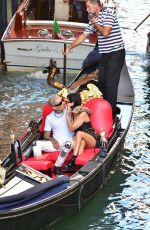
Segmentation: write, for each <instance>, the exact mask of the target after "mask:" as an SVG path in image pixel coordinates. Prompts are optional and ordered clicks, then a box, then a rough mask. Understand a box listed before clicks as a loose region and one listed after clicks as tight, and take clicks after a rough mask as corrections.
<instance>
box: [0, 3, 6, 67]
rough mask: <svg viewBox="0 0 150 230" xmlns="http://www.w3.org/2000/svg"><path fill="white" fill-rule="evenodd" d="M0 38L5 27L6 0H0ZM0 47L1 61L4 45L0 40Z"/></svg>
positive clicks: (3, 56) (3, 55)
mask: <svg viewBox="0 0 150 230" xmlns="http://www.w3.org/2000/svg"><path fill="white" fill-rule="evenodd" d="M0 25H1V26H0V39H1V38H2V36H3V33H4V31H5V29H6V27H7V1H6V0H1V1H0ZM0 49H1V62H3V60H4V59H5V54H4V47H3V43H2V42H0Z"/></svg>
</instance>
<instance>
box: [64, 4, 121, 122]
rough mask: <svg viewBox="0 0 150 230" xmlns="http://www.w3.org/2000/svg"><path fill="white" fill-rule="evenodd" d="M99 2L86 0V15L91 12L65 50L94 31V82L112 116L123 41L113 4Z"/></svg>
mask: <svg viewBox="0 0 150 230" xmlns="http://www.w3.org/2000/svg"><path fill="white" fill-rule="evenodd" d="M109 4H110V2H108V4H107V5H104V4H102V3H101V2H100V1H99V0H88V1H86V7H87V11H88V13H89V15H94V16H93V17H92V18H91V20H90V21H89V24H88V25H87V27H86V29H85V31H84V32H83V33H82V34H81V35H80V36H79V37H78V38H77V39H76V40H75V41H74V42H73V43H72V44H70V45H69V46H68V47H67V49H66V53H69V52H70V51H71V50H72V49H73V48H75V47H76V46H78V45H80V44H81V43H82V42H83V41H84V40H85V39H87V37H88V36H89V35H90V34H92V33H94V32H97V35H98V48H99V53H100V54H101V56H100V59H99V60H100V61H99V71H100V73H99V79H98V86H99V89H100V91H101V92H102V93H103V96H104V99H106V100H107V101H109V102H110V103H111V105H112V109H113V116H114V118H115V116H116V101H117V93H118V85H119V80H120V72H121V69H122V66H123V64H124V61H125V49H124V42H123V39H122V36H121V30H120V26H119V23H118V20H117V17H116V13H115V4H113V3H112V2H111V5H109Z"/></svg>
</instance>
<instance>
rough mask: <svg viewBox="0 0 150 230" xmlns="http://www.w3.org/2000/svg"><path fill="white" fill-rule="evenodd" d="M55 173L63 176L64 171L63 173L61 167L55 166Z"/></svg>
mask: <svg viewBox="0 0 150 230" xmlns="http://www.w3.org/2000/svg"><path fill="white" fill-rule="evenodd" d="M54 173H55V174H56V175H57V176H62V175H63V173H62V171H61V169H60V167H57V166H55V167H54Z"/></svg>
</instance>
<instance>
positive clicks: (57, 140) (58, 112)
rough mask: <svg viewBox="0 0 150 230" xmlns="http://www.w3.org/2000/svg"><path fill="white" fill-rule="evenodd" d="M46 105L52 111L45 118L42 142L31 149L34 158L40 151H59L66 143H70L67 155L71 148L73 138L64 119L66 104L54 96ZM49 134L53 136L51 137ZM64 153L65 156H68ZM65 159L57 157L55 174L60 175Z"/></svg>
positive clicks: (72, 133)
mask: <svg viewBox="0 0 150 230" xmlns="http://www.w3.org/2000/svg"><path fill="white" fill-rule="evenodd" d="M48 103H49V104H50V106H51V107H52V109H53V111H52V112H51V113H50V114H49V115H48V116H47V117H46V120H45V127H44V140H41V141H40V140H39V141H37V142H36V146H34V147H33V153H34V156H40V155H41V154H42V150H43V151H46V152H53V151H56V150H59V151H61V149H62V146H64V144H65V143H66V141H68V142H69V143H71V147H70V149H68V153H69V152H70V151H71V149H72V147H73V137H74V132H71V131H70V129H69V127H68V123H67V119H66V104H65V102H64V101H63V99H62V98H61V97H60V96H57V95H54V96H52V97H50V99H49V101H48ZM51 132H52V133H53V135H52V136H51ZM68 153H66V156H67V155H68ZM66 156H65V157H62V156H61V154H60V155H59V156H58V158H57V160H56V162H55V168H54V170H55V173H56V174H57V175H61V174H62V172H61V170H60V168H61V166H62V165H63V163H64V161H65V159H66Z"/></svg>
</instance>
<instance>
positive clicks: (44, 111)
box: [40, 103, 53, 132]
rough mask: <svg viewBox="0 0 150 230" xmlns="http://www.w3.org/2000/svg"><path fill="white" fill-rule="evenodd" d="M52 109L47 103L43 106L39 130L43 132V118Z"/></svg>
mask: <svg viewBox="0 0 150 230" xmlns="http://www.w3.org/2000/svg"><path fill="white" fill-rule="evenodd" d="M52 111H53V109H52V107H51V106H50V105H49V104H48V103H47V104H46V105H45V106H44V108H43V114H42V124H41V126H40V131H41V132H44V126H45V119H46V117H47V115H49V114H50V113H51V112H52Z"/></svg>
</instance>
